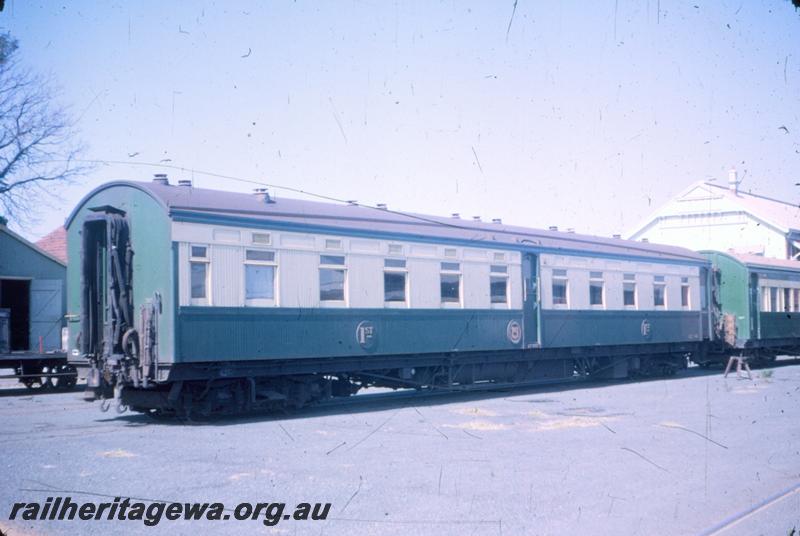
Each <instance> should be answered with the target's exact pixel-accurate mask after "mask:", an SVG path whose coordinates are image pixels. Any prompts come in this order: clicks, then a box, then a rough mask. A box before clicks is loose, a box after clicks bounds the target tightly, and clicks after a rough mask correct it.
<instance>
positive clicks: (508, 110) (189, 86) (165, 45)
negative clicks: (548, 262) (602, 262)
mask: <svg viewBox="0 0 800 536" xmlns="http://www.w3.org/2000/svg"><path fill="white" fill-rule="evenodd" d="M0 28H2V29H3V30H5V31H9V32H11V34H12V35H13V36H14V37H16V38H17V39H18V40H19V45H20V49H19V53H20V58H21V59H22V61H23V62H24V64H25V65H26V66H27V67H29V68H30V69H32V70H34V71H36V72H39V73H42V74H44V75H46V76H48V77H49V78H50V79H51V80H53V83H54V84H56V85H57V86H58V88H59V92H58V93H59V94H58V103H59V105H61V106H64V107H66V108H68V109H69V111H70V114H71V115H72V117H73V118H74V120H75V122H76V127H77V129H78V131H79V134H80V140H81V141H82V142H83V143H84V144H85V146H86V150H85V152H84V153H83V158H84V159H86V160H95V161H102V162H103V163H100V164H96V165H95V167H94V168H93V169H92V171H91V172H90V173H89V174H87V175H86V176H85V177H83V178H81V179H80V180H79V181H77V182H76V183H74V184H71V185H67V186H62V187H58V188H56V189H53V192H52V195H53V198H52V199H49V200H43V202H42V205H41V206H42V210H41V211H40V212H39V213H38V214H36V216H37V221H36V222H34V223H33V224H31V225H26V226H25V227H24V228H17V230H18V231H19V232H21V234H23V235H24V236H26V237H27V238H30V239H36V238H38V237H40V236H42V235H44V234H46V233H47V232H49V231H50V230H52V229H53V228H56V227H57V226H59V225H61V224H63V222H64V220H65V218H66V217H67V216H68V215H69V212H70V211H71V209H72V208H73V207H74V206H75V205H76V204H77V203H78V201H79V200H80V199H81V198H82V197H83V196H84V195H86V194H87V193H88V192H89V191H90V190H91V189H93V188H94V187H96V186H98V185H100V184H102V183H104V182H107V181H109V180H114V179H131V180H150V179H151V178H152V175H153V173H159V172H166V173H168V175H169V177H170V180H172V181H177V180H178V179H193V180H194V184H195V186H199V187H207V188H217V189H224V190H231V191H242V192H247V191H251V190H252V188H253V187H254V186H255V185H253V184H251V183H248V182H242V181H236V180H232V179H221V178H219V177H215V176H212V175H208V174H207V173H214V174H218V175H225V176H229V177H236V178H240V179H246V180H255V181H263V182H264V183H267V184H270V185H275V186H286V187H289V188H291V189H294V190H301V191H305V192H311V193H313V194H318V195H322V196H328V197H333V198H337V199H355V200H358V201H359V202H362V203H367V204H373V205H374V204H376V203H387V204H388V205H389V208H391V209H396V210H402V211H409V212H417V213H425V214H434V215H444V216H446V215H450V214H451V213H455V212H457V213H460V214H461V215H462V217H466V218H471V217H472V216H478V215H479V216H481V217H482V218H483V219H484V220H490V219H492V218H502V219H503V221H504V223H510V224H517V225H524V226H530V227H537V228H546V227H548V226H551V225H557V226H559V227H560V228H574V229H575V230H576V231H577V232H580V233H588V234H597V235H603V236H610V235H612V234H614V233H622V234H623V235H624V234H626V233H627V232H629V231H632V230H633V229H634V228H635V227H636V225H637V224H638V223H639V222H640V221H641V220H642V219H643V218H645V217H646V216H647V215H648V214H649V213H651V212H652V211H654V210H655V209H656V208H657V207H658V206H659V205H661V204H663V203H665V202H666V201H667V200H668V199H670V198H671V197H673V196H675V195H677V194H678V193H679V192H681V191H682V190H684V189H686V188H687V187H688V186H689V185H690V184H692V183H693V182H696V181H700V180H716V181H719V182H720V183H723V184H724V183H726V181H727V175H728V170H729V169H730V168H731V167H735V168H736V169H737V171H738V173H739V177H740V178H742V177H743V180H742V184H741V189H743V190H749V191H753V192H757V193H760V194H763V195H767V196H771V197H774V198H778V199H782V200H786V201H791V202H795V203H796V202H800V186H797V184H796V183H800V11H796V10H795V8H794V7H793V6H792V3H791V2H789V1H788V0H773V1H763V2H759V1H751V0H734V1H715V2H704V1H702V0H693V1H689V2H672V1H669V0H649V1H647V0H637V1H627V0H608V1H596V2H585V1H581V2H579V1H575V2H571V1H564V2H534V1H532V0H517V1H516V2H515V1H514V0H508V1H502V2H501V1H486V2H474V3H473V2H461V1H458V2H456V1H452V0H451V1H445V2H433V1H421V2H400V1H393V2H390V1H384V2H381V1H377V0H372V1H346V2H345V1H342V2H334V1H330V2H308V1H303V0H299V1H296V2H294V1H287V2H269V3H267V2H252V3H249V2H233V1H231V2H202V1H199V2H156V1H146V2H117V3H113V2H93V1H90V2H80V1H74V2H73V1H71V2H68V3H67V2H51V1H46V2H45V1H43V2H31V1H19V0H7V1H6V3H5V10H4V11H3V12H2V13H0ZM781 127H784V128H781ZM151 164H155V165H151ZM164 166H172V167H164ZM272 192H273V193H274V194H275V195H276V196H277V197H278V198H280V197H301V196H300V195H299V194H298V193H297V192H296V191H292V190H282V189H280V188H273V189H272Z"/></svg>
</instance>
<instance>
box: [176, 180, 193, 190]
mask: <svg viewBox="0 0 800 536" xmlns="http://www.w3.org/2000/svg"><path fill="white" fill-rule="evenodd" d="M178 186H185V187H187V188H191V187H192V181H190V180H189V179H180V180H179V181H178Z"/></svg>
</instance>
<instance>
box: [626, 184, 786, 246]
mask: <svg viewBox="0 0 800 536" xmlns="http://www.w3.org/2000/svg"><path fill="white" fill-rule="evenodd" d="M789 208H790V207H788V206H787V204H786V203H781V202H779V201H774V200H769V199H765V198H761V197H757V196H753V195H751V194H748V193H744V192H737V191H735V190H730V189H726V188H721V187H719V186H715V185H710V184H705V183H699V184H696V185H694V186H693V187H691V188H689V189H688V190H687V191H685V192H683V193H682V194H681V195H679V196H678V197H677V198H675V199H673V200H671V201H670V202H668V203H667V204H665V205H664V206H663V207H661V208H659V209H658V210H657V211H656V212H655V213H654V214H652V215H651V216H650V217H649V218H648V219H647V221H645V222H644V223H643V224H641V225H640V226H639V228H638V229H637V230H636V231H634V232H633V233H631V234H630V238H631V239H632V240H642V239H647V240H649V241H650V242H653V243H658V244H670V245H675V246H681V247H685V248H688V249H692V250H695V251H699V250H709V249H710V250H716V251H729V250H732V251H736V252H740V253H754V254H757V255H764V256H765V257H772V258H778V259H785V258H787V245H788V244H787V233H788V232H789V230H790V228H789V227H786V225H787V224H786V223H779V222H785V221H786V220H792V218H793V217H795V218H796V217H797V215H796V214H795V215H794V216H793V214H792V210H794V211H795V212H796V207H791V209H792V210H788V209H789ZM790 223H791V221H790Z"/></svg>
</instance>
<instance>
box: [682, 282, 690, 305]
mask: <svg viewBox="0 0 800 536" xmlns="http://www.w3.org/2000/svg"><path fill="white" fill-rule="evenodd" d="M681 307H689V278H688V277H681Z"/></svg>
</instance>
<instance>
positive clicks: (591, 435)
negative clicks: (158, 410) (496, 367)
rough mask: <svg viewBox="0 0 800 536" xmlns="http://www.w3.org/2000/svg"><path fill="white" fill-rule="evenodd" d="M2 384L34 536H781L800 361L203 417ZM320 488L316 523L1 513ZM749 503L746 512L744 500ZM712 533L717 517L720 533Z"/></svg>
mask: <svg viewBox="0 0 800 536" xmlns="http://www.w3.org/2000/svg"><path fill="white" fill-rule="evenodd" d="M12 385H13V384H9V383H8V382H7V383H6V384H5V386H6V388H5V389H2V390H0V393H2V395H0V422H2V429H3V433H2V435H0V448H2V450H3V452H4V456H3V460H2V465H1V467H2V473H1V474H2V482H3V485H2V487H0V528H2V530H3V531H5V532H6V533H7V534H9V535H20V534H23V535H33V534H76V533H78V534H121V533H125V534H139V533H141V534H145V533H146V534H157V533H159V534H160V533H163V534H205V533H213V534H240V533H247V534H252V533H256V534H259V533H262V534H290V535H292V534H298V535H303V534H309V535H311V534H313V535H318V534H325V535H336V534H342V535H344V534H347V535H350V534H404V535H405V534H423V535H424V534H431V535H433V534H436V535H449V534H452V535H459V536H460V535H469V534H488V535H500V534H505V535H518V534H565V533H572V534H577V533H581V534H614V535H618V534H643V535H651V534H700V533H714V534H716V533H720V534H747V535H753V534H789V532H790V531H791V530H792V529H793V528H797V529H800V488H798V484H800V425H798V423H800V406H799V405H798V400H800V365H796V364H790V365H785V366H780V367H776V368H774V369H770V370H766V371H765V370H762V371H755V372H754V379H753V380H752V381H749V380H738V379H736V378H735V377H730V376H729V377H728V379H723V378H722V375H721V373H720V371H712V372H707V371H701V370H699V369H690V370H689V371H687V372H685V373H684V374H683V375H681V376H678V377H676V378H670V379H666V380H652V381H646V382H623V383H605V384H592V385H586V384H581V385H580V386H575V385H573V386H569V387H558V388H553V387H549V388H540V389H523V390H514V391H507V392H499V393H484V394H479V395H476V394H472V395H448V396H445V397H435V398H427V399H418V398H416V399H402V400H395V401H385V400H383V401H374V400H373V401H371V402H369V403H359V404H350V405H346V406H343V407H339V408H326V409H313V410H307V411H304V412H301V413H300V414H297V415H292V416H288V417H282V418H274V417H260V418H247V419H235V420H225V421H219V422H214V423H206V424H191V425H186V424H180V423H174V422H169V423H163V422H155V421H152V420H151V419H149V418H148V417H145V416H141V415H135V414H130V413H128V414H124V415H117V414H116V413H114V412H113V410H112V412H109V413H101V412H100V411H99V409H98V405H97V404H87V403H85V402H83V401H82V400H80V393H79V392H72V393H56V394H41V395H35V396H31V395H30V394H29V393H27V392H25V391H21V390H19V389H16V388H12V387H10V386H12ZM57 495H62V496H66V495H69V496H71V497H72V499H73V501H95V502H102V501H111V500H113V498H114V497H115V496H123V497H135V498H141V499H147V500H164V501H180V502H184V501H200V502H216V501H219V502H222V503H224V504H225V505H226V508H229V510H227V512H228V513H232V512H233V510H234V507H235V505H236V504H238V503H240V502H245V501H249V502H253V503H256V502H285V503H287V504H288V505H290V506H289V507H287V511H290V510H291V508H293V507H294V505H295V504H297V503H300V502H330V503H331V504H332V506H331V509H330V513H329V515H328V519H327V520H325V521H312V520H309V521H294V520H286V521H280V523H278V524H277V525H275V526H272V527H268V526H265V525H264V524H263V523H262V520H261V519H258V520H249V521H236V520H233V519H230V520H228V521H202V522H198V521H191V522H190V521H167V520H165V519H163V520H161V522H160V523H159V524H158V525H157V526H155V527H147V526H144V525H143V523H142V522H141V521H105V520H102V521H77V520H74V521H61V522H57V521H20V520H16V521H10V520H8V517H9V514H10V512H11V508H12V505H13V503H15V502H30V501H42V502H43V501H44V500H45V499H46V498H47V497H48V496H57ZM750 510H752V512H750V513H748V511H750ZM714 531H716V532H714Z"/></svg>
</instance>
